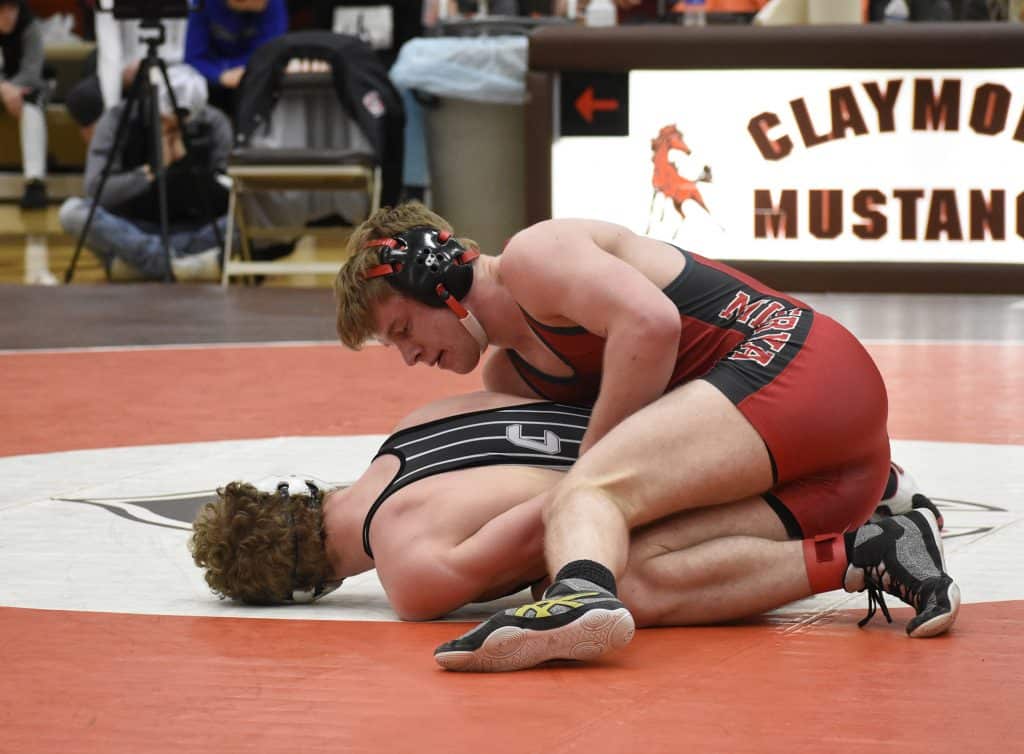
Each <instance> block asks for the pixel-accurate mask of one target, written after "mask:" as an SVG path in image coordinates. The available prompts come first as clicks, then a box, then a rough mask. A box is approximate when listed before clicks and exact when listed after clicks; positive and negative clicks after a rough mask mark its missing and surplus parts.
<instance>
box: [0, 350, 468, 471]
mask: <svg viewBox="0 0 1024 754" xmlns="http://www.w3.org/2000/svg"><path fill="white" fill-rule="evenodd" d="M480 388H481V383H480V378H479V376H478V375H477V374H472V375H467V376H459V375H455V374H451V373H448V372H442V371H441V370H439V369H428V368H427V367H419V368H416V369H415V371H411V370H409V369H408V368H407V367H406V366H405V365H404V364H403V363H402V361H401V357H400V356H399V354H398V352H397V351H394V350H391V349H386V348H380V347H376V346H372V347H367V348H365V349H364V350H363V351H361V352H359V353H353V352H351V351H346V350H345V349H344V348H342V347H341V346H340V345H324V346H304V347H303V346H277V347H274V346H262V347H251V348H235V347H226V348H194V349H189V348H185V349H141V350H137V351H82V352H70V353H69V352H57V353H38V354H36V353H20V354H4V355H0V395H2V396H3V402H4V411H3V414H4V415H5V421H4V424H5V425H6V426H5V428H4V432H3V433H2V435H0V456H5V455H21V454H26V453H52V452H56V451H61V450H85V449H89V448H108V447H118V446H124V445H152V444H160V443H177V442H203V441H209V440H238V439H254V438H260V437H279V436H290V435H305V436H309V435H359V434H386V433H388V432H390V431H391V429H392V428H393V427H394V425H395V423H396V422H397V421H398V420H399V419H400V418H402V417H403V416H405V415H406V414H407V413H409V411H411V410H412V409H414V408H417V407H419V406H421V405H423V404H424V403H426V402H427V401H428V400H431V399H433V398H440V397H444V396H447V395H455V394H458V393H468V392H471V391H473V390H479V389H480Z"/></svg>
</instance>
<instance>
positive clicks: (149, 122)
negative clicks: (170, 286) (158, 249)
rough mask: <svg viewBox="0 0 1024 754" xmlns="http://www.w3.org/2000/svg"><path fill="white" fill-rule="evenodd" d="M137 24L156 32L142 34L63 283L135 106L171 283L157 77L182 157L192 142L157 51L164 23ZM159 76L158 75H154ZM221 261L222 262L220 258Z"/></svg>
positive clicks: (200, 192)
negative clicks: (141, 50)
mask: <svg viewBox="0 0 1024 754" xmlns="http://www.w3.org/2000/svg"><path fill="white" fill-rule="evenodd" d="M140 27H141V28H142V29H146V30H154V31H155V33H154V34H151V35H147V36H144V37H142V38H141V40H140V41H142V42H143V43H144V44H145V45H146V55H145V57H143V58H142V60H141V61H140V62H139V70H138V72H137V73H136V74H135V79H134V80H133V81H132V84H131V87H129V89H128V94H127V95H126V96H125V98H124V104H123V108H124V109H123V110H122V111H121V114H120V117H119V119H118V123H117V130H116V131H115V134H114V145H113V147H112V148H111V150H110V154H109V156H108V158H107V164H106V165H104V166H103V172H102V174H101V175H100V182H99V184H98V185H97V187H96V194H95V196H93V198H92V203H91V204H90V206H89V214H88V216H87V217H86V220H85V225H84V226H83V228H82V232H81V233H79V235H78V241H77V243H76V244H75V251H74V254H73V255H72V256H71V262H70V263H69V264H68V268H67V270H66V271H65V272H64V282H65V283H70V282H71V279H72V277H74V274H75V267H76V266H77V265H78V258H79V256H80V255H81V253H82V247H83V246H84V245H85V239H86V236H88V234H89V228H90V227H91V226H92V221H93V217H94V216H95V214H96V208H97V207H98V206H99V202H100V197H102V196H103V188H104V186H106V183H107V179H108V178H109V177H110V173H111V171H112V169H113V165H114V158H115V156H116V155H118V154H120V152H121V149H122V147H123V143H124V139H125V135H126V134H127V132H128V124H129V123H130V122H131V121H132V116H133V113H134V111H135V110H136V107H138V109H139V111H140V112H141V113H142V120H143V122H144V123H145V124H146V128H147V131H148V132H149V133H148V135H149V137H150V139H149V142H150V143H149V153H150V157H149V161H148V164H149V166H150V169H151V170H152V173H153V179H154V180H155V182H156V187H157V206H158V208H159V215H160V239H161V241H162V246H163V252H164V262H165V264H164V269H165V270H166V272H165V273H164V282H169V283H170V282H174V271H173V269H172V267H171V247H170V244H169V242H168V218H167V181H166V173H165V170H164V167H165V166H164V155H163V134H162V132H161V124H160V103H159V97H158V95H157V87H158V82H159V81H160V80H162V81H163V84H164V86H165V87H167V93H168V96H169V98H170V102H171V108H172V109H173V111H174V117H175V118H176V119H177V121H178V130H179V132H180V133H181V138H182V141H183V143H184V145H185V154H186V157H185V158H184V159H187V158H188V155H190V154H191V153H192V143H191V138H190V136H189V133H188V129H186V128H185V124H184V122H183V120H182V116H181V111H180V110H179V108H178V102H177V99H176V98H175V96H174V89H173V88H171V81H170V78H169V77H168V75H167V64H166V63H165V62H164V61H163V59H162V58H161V57H160V55H159V53H158V52H157V48H158V47H159V46H160V45H162V44H163V43H164V41H165V39H166V33H165V31H164V27H163V24H162V23H161V22H160V19H158V18H144V19H142V21H141V23H140ZM158 76H159V78H157V77H158ZM192 177H193V182H194V184H195V187H196V191H197V196H198V197H199V201H200V203H201V204H202V206H203V210H204V216H205V218H206V219H208V220H209V221H210V224H211V225H212V226H213V232H214V236H215V237H216V239H217V245H218V246H219V247H220V249H221V254H222V255H223V253H224V251H223V250H224V239H223V238H221V233H220V228H219V227H217V218H216V217H213V215H212V212H211V211H210V202H209V201H208V197H207V194H206V188H205V186H203V183H202V181H199V180H195V173H194V172H193V173H192ZM221 261H222V263H223V260H221ZM108 273H109V271H108Z"/></svg>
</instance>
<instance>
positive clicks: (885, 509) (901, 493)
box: [871, 463, 944, 530]
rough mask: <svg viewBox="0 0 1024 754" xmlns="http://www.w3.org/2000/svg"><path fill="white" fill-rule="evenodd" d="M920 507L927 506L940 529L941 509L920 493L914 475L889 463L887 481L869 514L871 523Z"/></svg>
mask: <svg viewBox="0 0 1024 754" xmlns="http://www.w3.org/2000/svg"><path fill="white" fill-rule="evenodd" d="M921 508H927V509H928V510H930V511H931V512H932V515H933V516H935V521H936V522H937V523H938V525H939V529H940V530H941V529H942V528H943V524H944V522H943V520H942V511H940V510H939V508H938V506H937V505H935V503H933V502H932V501H931V499H930V498H929V497H927V496H926V495H924V494H922V493H921V491H920V490H919V489H918V486H917V482H915V481H914V477H912V476H910V474H908V473H907V472H906V471H904V470H903V467H901V466H899V465H898V464H895V463H890V464H889V482H888V483H887V484H886V485H885V492H883V493H882V500H881V502H879V503H878V505H877V506H875V512H874V514H873V515H872V516H871V521H872V523H878V521H880V520H881V519H883V518H888V517H889V516H902V515H905V514H907V513H910V511H912V510H918V509H921Z"/></svg>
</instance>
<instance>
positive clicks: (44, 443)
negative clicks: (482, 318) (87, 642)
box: [0, 344, 1024, 455]
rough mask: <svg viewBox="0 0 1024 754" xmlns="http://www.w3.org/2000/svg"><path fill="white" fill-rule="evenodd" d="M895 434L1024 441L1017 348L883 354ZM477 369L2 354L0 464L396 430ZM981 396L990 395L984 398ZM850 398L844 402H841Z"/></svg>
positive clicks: (220, 356) (1023, 367)
mask: <svg viewBox="0 0 1024 754" xmlns="http://www.w3.org/2000/svg"><path fill="white" fill-rule="evenodd" d="M870 351H871V353H872V355H873V356H874V357H875V359H876V361H877V362H878V365H879V368H880V369H881V371H882V374H883V375H884V377H885V380H886V383H887V384H888V386H889V417H890V421H889V431H890V434H891V435H892V437H893V438H895V439H915V440H937V441H948V442H991V443H1024V422H1021V421H1020V417H1022V416H1024V393H1021V391H1019V390H1014V389H1013V385H1014V383H1015V381H1014V380H1013V379H1007V378H1006V375H1007V374H1011V375H1019V374H1024V348H1021V347H1020V346H1014V345H980V344H957V345H919V344H899V345H873V346H871V348H870ZM480 386H481V383H480V378H479V375H478V374H477V373H474V374H471V375H466V376H459V375H454V374H451V373H448V372H442V371H440V370H437V369H428V368H426V367H414V368H413V369H408V368H407V367H405V366H404V365H403V364H402V363H401V360H400V357H399V355H398V353H397V352H396V351H393V350H391V349H384V348H379V347H367V348H366V349H364V350H363V351H362V352H360V353H352V352H350V351H346V350H345V349H343V348H342V347H341V346H334V345H325V346H308V347H283V346H278V347H273V346H266V347H251V348H197V349H156V350H152V349H150V350H138V351H99V352H89V351H86V352H77V353H75V352H71V353H67V352H63V353H61V352H58V353H39V354H34V353H22V354H5V355H2V356H0V395H3V396H4V411H3V413H4V415H5V416H4V419H5V421H4V424H5V427H4V429H5V431H4V432H3V434H2V435H0V455H16V454H17V455H20V454H25V453H43V452H55V451H60V450H80V449H88V448H103V447H116V446H124V445H144V444H145V445H149V444H158V443H174V442H201V441H207V440H236V439H250V438H258V437H276V436H288V435H307V436H308V435H351V434H378V433H387V432H388V431H390V430H391V428H392V427H393V426H394V424H395V422H396V421H397V420H398V419H399V418H401V417H402V416H404V415H405V414H406V413H408V412H409V411H410V410H412V409H413V408H416V407H417V406H419V405H422V404H423V403H424V402H426V401H427V400H428V399H431V398H440V397H443V396H447V395H454V394H457V393H465V392H469V391H472V390H478V389H479V388H480ZM981 397H984V400H980V398H981ZM837 399H840V400H841V396H837Z"/></svg>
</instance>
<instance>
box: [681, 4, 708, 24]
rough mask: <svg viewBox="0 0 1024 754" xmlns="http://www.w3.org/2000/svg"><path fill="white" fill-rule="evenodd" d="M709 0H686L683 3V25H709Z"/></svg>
mask: <svg viewBox="0 0 1024 754" xmlns="http://www.w3.org/2000/svg"><path fill="white" fill-rule="evenodd" d="M707 23H708V4H707V0H686V1H685V3H684V4H683V26H707Z"/></svg>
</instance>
